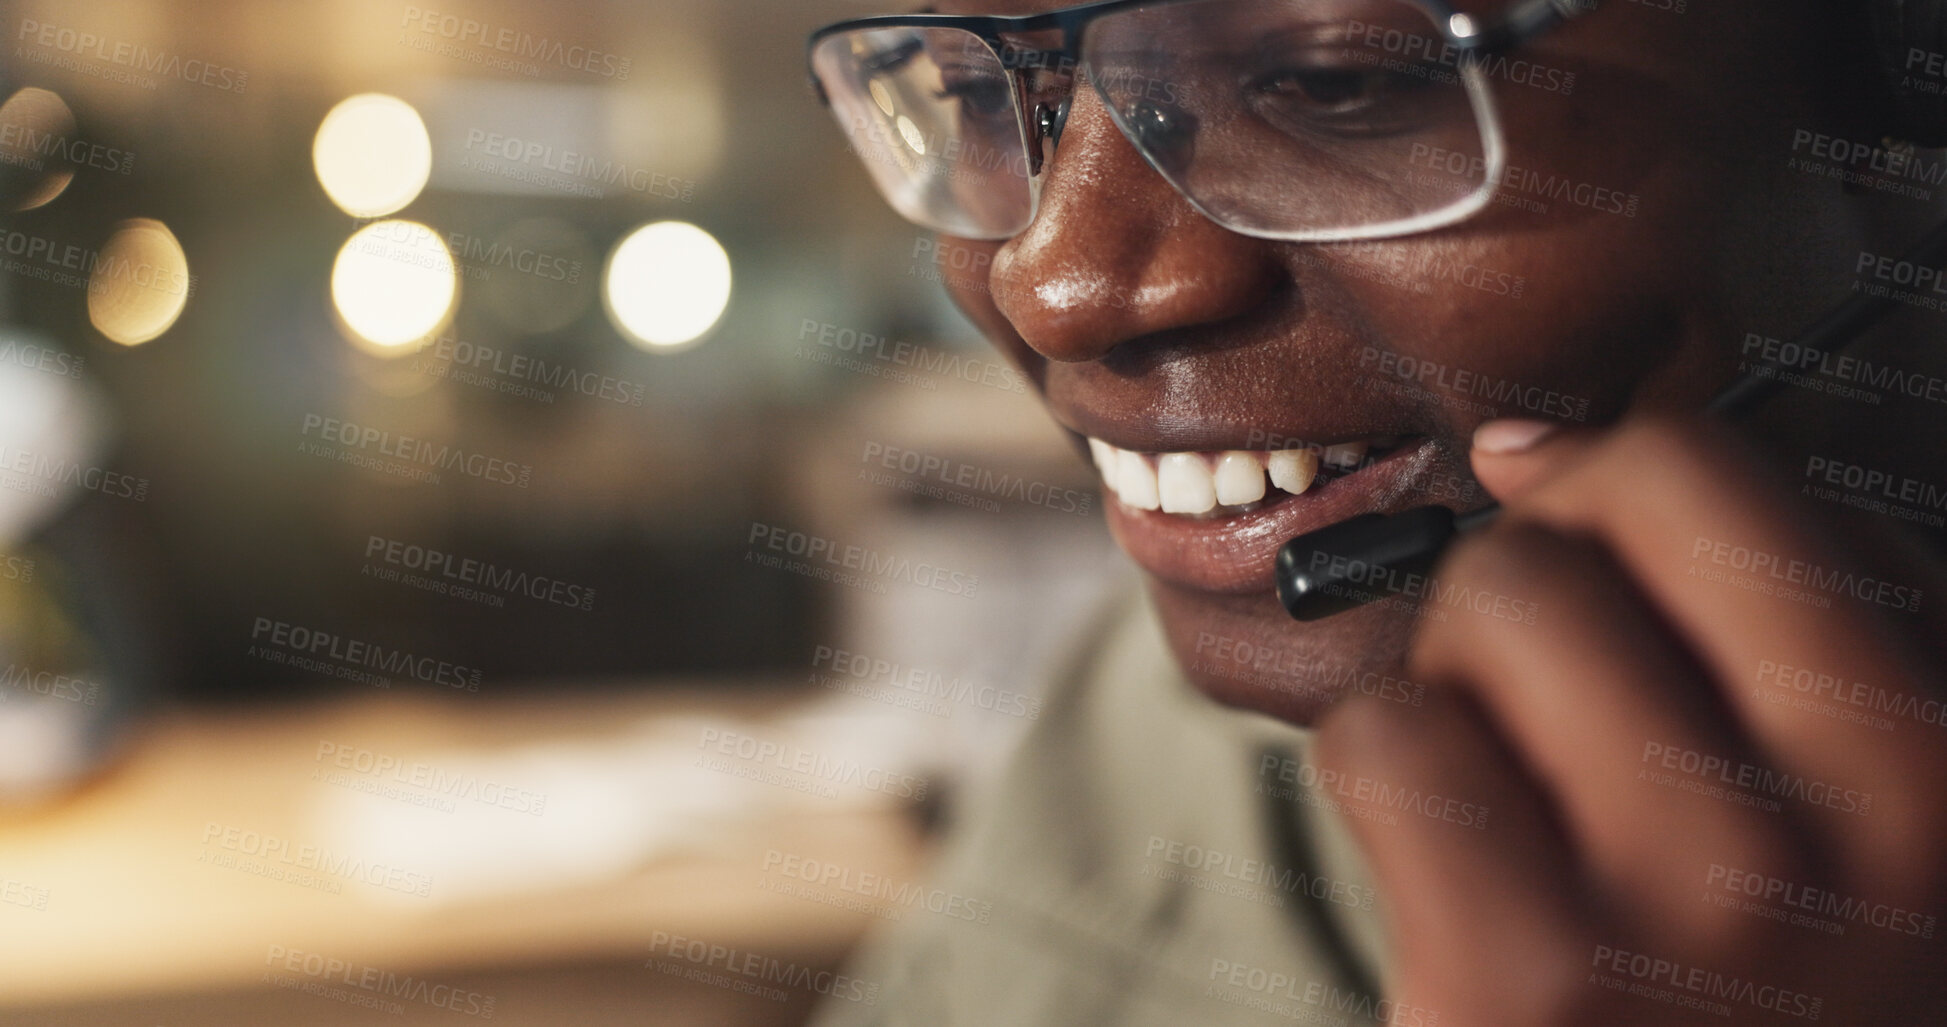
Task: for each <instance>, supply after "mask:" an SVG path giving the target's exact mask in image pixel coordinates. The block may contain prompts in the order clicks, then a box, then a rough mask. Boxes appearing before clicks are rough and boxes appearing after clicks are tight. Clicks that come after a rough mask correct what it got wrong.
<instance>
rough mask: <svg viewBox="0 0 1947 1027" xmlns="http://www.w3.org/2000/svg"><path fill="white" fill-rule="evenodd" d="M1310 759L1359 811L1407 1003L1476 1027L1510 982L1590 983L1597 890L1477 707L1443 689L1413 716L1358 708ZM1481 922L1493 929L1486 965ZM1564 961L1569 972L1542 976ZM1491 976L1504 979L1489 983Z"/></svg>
mask: <svg viewBox="0 0 1947 1027" xmlns="http://www.w3.org/2000/svg"><path fill="white" fill-rule="evenodd" d="M1313 753H1314V758H1315V760H1316V761H1317V762H1318V764H1319V766H1320V768H1321V770H1322V771H1328V772H1334V773H1335V774H1336V777H1335V778H1334V780H1333V783H1332V786H1331V787H1329V788H1328V789H1326V792H1327V797H1328V798H1333V799H1335V800H1336V801H1339V802H1341V803H1343V804H1344V805H1346V806H1349V807H1351V810H1350V811H1349V812H1351V814H1352V815H1351V816H1350V817H1348V821H1347V822H1348V824H1349V825H1350V827H1351V830H1352V833H1353V835H1354V837H1355V838H1356V839H1357V840H1358V841H1359V843H1360V846H1361V847H1362V849H1363V850H1364V851H1365V852H1366V853H1367V856H1368V858H1369V860H1370V861H1371V865H1372V869H1373V872H1374V874H1375V875H1376V880H1377V881H1378V882H1379V883H1380V885H1381V891H1382V894H1384V895H1385V896H1386V900H1387V905H1386V908H1387V915H1388V919H1389V927H1390V936H1391V937H1392V939H1393V940H1394V944H1395V950H1396V953H1397V958H1398V963H1399V977H1400V979H1401V981H1402V982H1405V987H1406V988H1407V989H1408V993H1405V994H1403V995H1402V1002H1404V1003H1405V1004H1406V1005H1407V1006H1409V1007H1410V1006H1412V1005H1414V1004H1415V999H1414V998H1413V997H1412V994H1413V993H1421V994H1427V995H1439V996H1440V998H1439V999H1438V1000H1435V1001H1434V1003H1433V1005H1431V1006H1429V1007H1428V1009H1429V1012H1431V1013H1437V1014H1438V1015H1439V1018H1440V1019H1441V1020H1442V1021H1443V1022H1457V1023H1469V1022H1475V1020H1474V1018H1473V1017H1471V1016H1470V1015H1469V1013H1470V1012H1471V1011H1472V1010H1474V1009H1481V1010H1486V1009H1490V1008H1502V1007H1501V1006H1500V1005H1499V1003H1500V1002H1502V1001H1505V996H1501V995H1499V992H1500V991H1501V990H1502V989H1503V985H1502V982H1503V981H1505V980H1506V979H1508V975H1509V974H1514V975H1518V976H1523V977H1534V976H1540V977H1543V978H1545V979H1579V978H1580V977H1581V976H1583V975H1585V974H1586V967H1584V966H1583V960H1582V954H1583V953H1585V952H1587V951H1588V950H1589V944H1587V943H1585V942H1586V939H1587V938H1589V937H1592V936H1593V935H1594V932H1595V931H1596V927H1595V925H1596V923H1597V922H1598V917H1597V915H1596V913H1595V911H1594V910H1593V909H1592V908H1591V907H1590V905H1589V903H1588V901H1587V894H1588V889H1587V884H1586V882H1585V881H1584V880H1583V879H1582V878H1581V877H1580V876H1579V874H1578V872H1577V870H1576V862H1575V858H1574V855H1573V853H1572V852H1571V851H1570V848H1569V845H1568V841H1567V839H1566V837H1565V836H1564V834H1563V832H1562V829H1561V826H1560V824H1559V823H1558V822H1557V820H1556V817H1555V813H1554V811H1553V810H1552V809H1550V808H1549V805H1548V801H1547V798H1546V796H1545V794H1544V792H1543V790H1542V789H1541V788H1540V787H1539V786H1537V785H1536V783H1535V782H1534V781H1533V780H1532V779H1531V778H1529V777H1528V775H1527V773H1526V772H1525V771H1524V770H1523V769H1522V766H1521V762H1520V760H1519V759H1518V758H1516V756H1515V755H1514V754H1513V753H1512V752H1511V751H1510V750H1509V749H1508V747H1507V746H1506V744H1505V743H1504V742H1503V741H1502V740H1501V739H1499V738H1498V737H1497V736H1496V735H1495V733H1494V729H1493V727H1492V726H1491V725H1490V724H1489V722H1488V720H1487V718H1486V717H1485V716H1483V715H1482V713H1481V711H1480V709H1479V707H1478V706H1476V705H1475V704H1474V703H1473V702H1472V701H1471V700H1469V699H1467V698H1466V697H1465V696H1463V695H1461V694H1459V693H1456V692H1453V691H1450V690H1446V691H1437V692H1433V693H1429V694H1428V696H1427V698H1426V702H1425V704H1424V705H1423V706H1421V707H1419V708H1414V707H1411V706H1406V705H1403V704H1400V703H1391V702H1383V701H1379V700H1376V699H1374V700H1364V699H1361V698H1359V697H1356V696H1355V697H1353V698H1352V699H1349V700H1347V701H1345V702H1342V703H1340V704H1339V705H1338V706H1337V707H1336V708H1335V709H1333V710H1332V711H1331V713H1329V714H1328V715H1327V716H1326V717H1325V719H1324V720H1323V721H1322V722H1321V723H1320V725H1319V731H1318V737H1317V742H1316V747H1315V749H1314V750H1313ZM1483 924H1493V925H1495V927H1496V930H1495V944H1494V946H1493V949H1492V951H1490V952H1487V953H1485V954H1484V953H1483V951H1482V948H1481V945H1480V931H1481V926H1482V925H1483ZM1565 960H1566V961H1568V962H1572V963H1573V964H1574V965H1572V966H1568V965H1562V966H1558V967H1557V969H1558V970H1561V971H1564V973H1561V974H1537V970H1538V968H1542V967H1547V966H1549V965H1551V964H1558V963H1562V962H1564V961H1565ZM1484 961H1486V962H1488V963H1489V964H1491V965H1490V966H1488V967H1483V962H1484ZM1494 965H1498V966H1501V967H1504V968H1506V970H1507V973H1506V974H1503V973H1493V972H1483V970H1484V969H1487V970H1491V969H1492V968H1493V966H1494ZM1524 997H1526V998H1531V999H1535V1000H1537V1001H1545V997H1544V996H1541V995H1524ZM1422 1004H1424V1003H1422Z"/></svg>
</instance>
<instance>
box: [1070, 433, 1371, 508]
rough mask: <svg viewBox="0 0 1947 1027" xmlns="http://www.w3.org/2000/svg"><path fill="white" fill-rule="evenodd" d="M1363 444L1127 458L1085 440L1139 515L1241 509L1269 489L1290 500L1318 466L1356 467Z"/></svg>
mask: <svg viewBox="0 0 1947 1027" xmlns="http://www.w3.org/2000/svg"><path fill="white" fill-rule="evenodd" d="M1367 446H1368V444H1367V443H1364V442H1348V443H1345V444H1342V445H1337V446H1327V447H1325V448H1324V449H1323V450H1322V451H1314V450H1310V449H1274V450H1242V449H1233V450H1227V451H1225V452H1222V453H1156V454H1145V453H1132V452H1130V451H1128V450H1126V449H1117V448H1116V447H1114V446H1111V445H1109V444H1108V443H1106V442H1103V441H1102V440H1101V439H1089V440H1088V448H1089V452H1090V453H1092V454H1094V456H1095V466H1096V467H1097V468H1099V469H1100V470H1101V472H1102V481H1103V483H1104V484H1106V485H1107V486H1108V487H1109V490H1110V491H1112V492H1114V493H1115V494H1116V497H1117V498H1118V499H1120V500H1122V501H1123V502H1124V503H1127V504H1128V505H1130V506H1133V507H1136V508H1137V509H1139V510H1162V511H1163V512H1164V513H1175V514H1205V513H1209V512H1211V511H1212V510H1215V509H1217V508H1218V507H1219V506H1247V505H1249V504H1251V503H1256V502H1258V501H1260V500H1262V499H1263V498H1264V496H1265V493H1266V492H1267V491H1268V490H1267V489H1266V488H1265V477H1266V475H1267V474H1268V475H1269V476H1270V479H1271V484H1272V485H1274V486H1276V487H1278V488H1280V489H1283V490H1284V491H1286V492H1289V493H1291V494H1293V495H1297V494H1299V493H1302V492H1304V491H1305V490H1306V489H1308V488H1311V486H1312V482H1313V480H1315V479H1316V478H1317V477H1318V468H1319V464H1320V463H1321V462H1323V463H1324V464H1325V465H1326V466H1328V467H1336V468H1346V467H1356V466H1358V464H1359V462H1360V461H1361V460H1364V459H1365V457H1366V449H1367Z"/></svg>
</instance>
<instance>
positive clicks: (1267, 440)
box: [1049, 391, 1427, 453]
mask: <svg viewBox="0 0 1947 1027" xmlns="http://www.w3.org/2000/svg"><path fill="white" fill-rule="evenodd" d="M1338 394H1339V395H1340V396H1343V395H1344V394H1345V393H1344V392H1343V391H1340V392H1339V393H1338ZM1364 398H1365V397H1360V399H1361V400H1363V399H1364ZM1373 398H1374V399H1379V398H1383V397H1373ZM1332 405H1333V404H1332V403H1331V401H1330V400H1326V401H1324V402H1322V403H1320V406H1324V407H1329V406H1332ZM1049 406H1050V410H1051V412H1052V414H1053V416H1054V419H1055V423H1057V424H1059V425H1061V426H1062V427H1063V428H1066V429H1068V430H1069V431H1070V432H1073V433H1074V434H1076V435H1078V436H1083V437H1086V438H1092V439H1099V440H1101V441H1103V442H1106V443H1108V444H1109V445H1111V446H1114V447H1116V448H1117V449H1123V450H1128V451H1129V452H1132V453H1220V452H1226V451H1229V450H1245V451H1262V450H1277V449H1297V448H1300V447H1302V446H1306V445H1310V446H1335V445H1339V444H1341V443H1347V442H1364V441H1367V440H1371V439H1377V438H1386V437H1401V438H1405V437H1409V436H1423V435H1425V434H1427V433H1426V432H1425V431H1423V430H1416V429H1414V428H1408V427H1388V426H1387V425H1386V424H1384V423H1380V422H1378V421H1376V420H1375V421H1373V422H1372V423H1371V424H1370V426H1363V425H1362V426H1353V425H1345V424H1329V423H1325V422H1324V421H1322V420H1313V419H1311V418H1306V417H1302V416H1298V417H1294V416H1293V415H1294V414H1299V415H1302V414H1303V411H1292V410H1289V409H1280V410H1276V411H1268V412H1267V414H1268V416H1267V417H1266V419H1265V420H1263V421H1256V420H1252V421H1250V422H1249V423H1248V424H1247V425H1242V426H1240V425H1239V424H1238V423H1236V422H1235V421H1216V420H1207V419H1199V418H1197V417H1195V416H1194V415H1191V416H1180V415H1177V414H1175V413H1174V412H1172V413H1171V414H1169V415H1166V416H1163V417H1159V418H1156V419H1136V418H1131V417H1128V416H1121V415H1115V414H1110V413H1107V412H1105V411H1102V410H1099V409H1093V408H1089V407H1084V406H1079V405H1076V404H1074V403H1072V402H1063V403H1056V402H1054V401H1053V400H1052V398H1051V400H1050V404H1049ZM1336 412H1337V413H1340V414H1343V413H1345V412H1346V411H1343V410H1341V411H1336ZM1361 412H1365V413H1370V412H1371V408H1370V407H1366V408H1363V410H1362V411H1361ZM1271 416H1275V417H1279V418H1284V419H1283V420H1278V421H1272V420H1270V417H1271ZM1362 420H1363V418H1362ZM1392 423H1393V424H1394V425H1400V424H1402V423H1408V422H1406V419H1404V418H1399V419H1396V420H1394V421H1393V422H1392Z"/></svg>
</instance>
